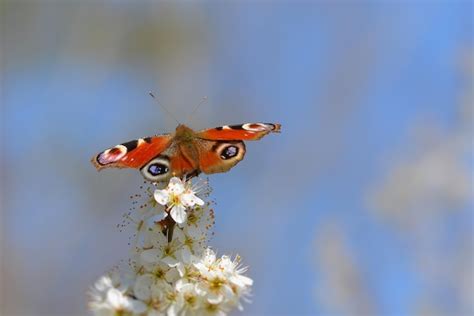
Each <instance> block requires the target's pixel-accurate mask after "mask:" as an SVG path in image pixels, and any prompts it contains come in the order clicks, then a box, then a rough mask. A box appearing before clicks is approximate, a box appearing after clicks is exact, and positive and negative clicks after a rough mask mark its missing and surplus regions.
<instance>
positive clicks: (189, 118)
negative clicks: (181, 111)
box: [188, 96, 207, 121]
mask: <svg viewBox="0 0 474 316" xmlns="http://www.w3.org/2000/svg"><path fill="white" fill-rule="evenodd" d="M206 101H207V96H204V97H202V99H201V102H199V104H198V105H197V106H196V107H195V108H194V110H193V111H192V112H191V114H189V116H188V121H190V120H191V118H192V117H193V115H194V113H196V111H197V110H198V109H199V107H200V106H201V105H202V104H204V103H206Z"/></svg>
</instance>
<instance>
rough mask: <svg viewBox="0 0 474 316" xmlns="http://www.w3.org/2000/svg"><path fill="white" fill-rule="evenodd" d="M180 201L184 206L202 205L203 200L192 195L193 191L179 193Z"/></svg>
mask: <svg viewBox="0 0 474 316" xmlns="http://www.w3.org/2000/svg"><path fill="white" fill-rule="evenodd" d="M181 202H182V203H183V205H184V206H188V207H190V206H194V205H196V204H197V205H204V201H203V200H201V199H200V198H198V197H197V196H195V195H194V193H193V192H190V193H184V194H183V195H181Z"/></svg>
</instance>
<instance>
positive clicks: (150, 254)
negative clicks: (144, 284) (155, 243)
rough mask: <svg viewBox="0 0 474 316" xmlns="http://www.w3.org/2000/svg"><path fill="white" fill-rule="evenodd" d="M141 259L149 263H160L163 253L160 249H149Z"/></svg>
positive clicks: (143, 253) (142, 254)
mask: <svg viewBox="0 0 474 316" xmlns="http://www.w3.org/2000/svg"><path fill="white" fill-rule="evenodd" d="M140 257H141V259H142V260H143V261H145V262H147V263H155V262H158V261H159V260H160V258H161V251H160V250H159V249H148V250H145V251H143V252H142V253H141V255H140Z"/></svg>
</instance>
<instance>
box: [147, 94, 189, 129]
mask: <svg viewBox="0 0 474 316" xmlns="http://www.w3.org/2000/svg"><path fill="white" fill-rule="evenodd" d="M148 94H149V95H150V96H151V97H152V98H153V99H154V100H155V102H156V104H158V105H159V106H160V107H161V108H162V109H163V110H165V112H166V114H168V115H169V116H170V117H171V118H172V119H173V120H175V121H176V123H178V125H180V124H181V123H180V122H179V121H178V120H177V119H176V117H174V115H173V114H171V112H170V111H168V109H167V108H165V107H164V106H163V105H162V104H161V103H160V102H158V100H157V99H156V97H155V95H154V94H153V92H148Z"/></svg>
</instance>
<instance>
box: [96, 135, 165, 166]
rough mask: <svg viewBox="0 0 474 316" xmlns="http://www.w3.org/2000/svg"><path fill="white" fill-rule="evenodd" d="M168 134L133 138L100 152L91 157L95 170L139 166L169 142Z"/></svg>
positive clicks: (161, 150) (159, 151) (162, 149)
mask: <svg viewBox="0 0 474 316" xmlns="http://www.w3.org/2000/svg"><path fill="white" fill-rule="evenodd" d="M171 140H172V137H171V135H169V134H165V135H160V136H154V137H146V138H139V139H135V140H132V141H129V142H126V143H123V144H120V145H117V146H114V147H112V148H109V149H106V150H104V151H102V152H100V153H99V154H98V155H96V156H94V157H93V158H92V160H91V161H92V164H93V165H94V166H95V167H96V168H97V170H102V169H104V168H141V167H142V166H144V165H145V164H146V163H147V162H148V161H150V160H151V159H152V158H153V157H156V156H158V155H159V154H160V153H162V152H163V151H164V150H165V149H167V148H168V147H169V146H170V144H171Z"/></svg>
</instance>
